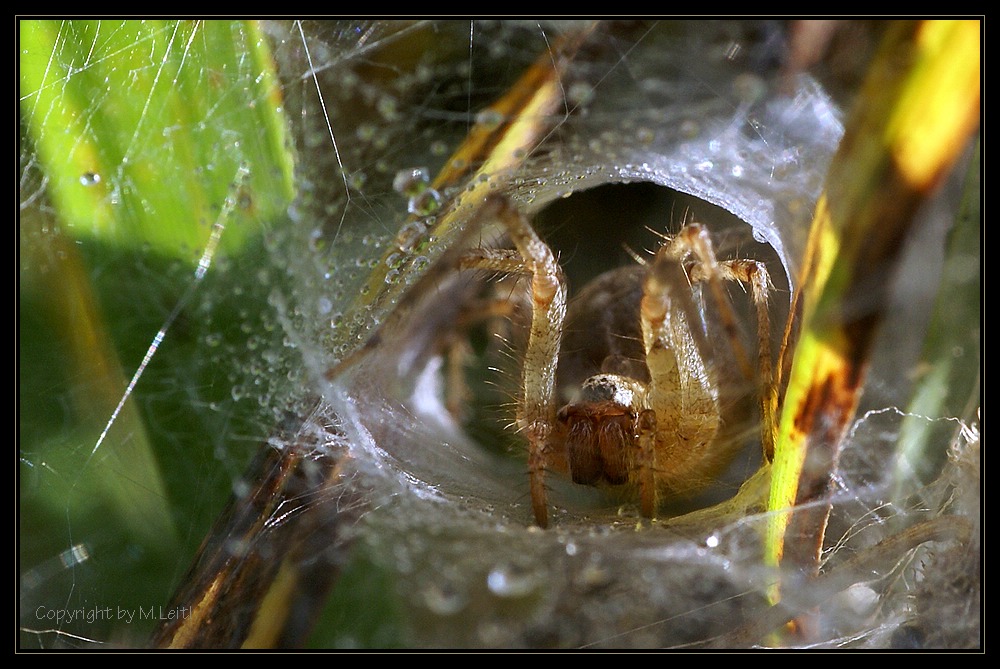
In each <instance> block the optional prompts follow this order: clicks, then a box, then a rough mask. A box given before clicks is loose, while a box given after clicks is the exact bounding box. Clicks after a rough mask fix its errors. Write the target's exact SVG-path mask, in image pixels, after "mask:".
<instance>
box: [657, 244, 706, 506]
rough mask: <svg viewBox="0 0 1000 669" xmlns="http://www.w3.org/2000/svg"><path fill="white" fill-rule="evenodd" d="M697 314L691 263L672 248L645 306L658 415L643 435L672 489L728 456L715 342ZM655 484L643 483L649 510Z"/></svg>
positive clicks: (687, 486) (693, 483) (690, 486)
mask: <svg viewBox="0 0 1000 669" xmlns="http://www.w3.org/2000/svg"><path fill="white" fill-rule="evenodd" d="M696 313H697V309H696V306H695V304H694V299H693V297H692V295H691V289H690V286H689V284H688V277H687V274H686V272H685V270H684V267H683V266H682V264H681V262H680V261H679V260H678V259H676V258H674V257H673V256H672V254H671V253H669V251H668V249H667V247H664V248H663V249H661V251H660V252H659V253H658V254H657V257H656V259H655V260H654V262H653V264H652V266H651V267H650V270H649V274H648V275H647V278H646V283H645V286H644V292H643V297H642V303H641V308H640V320H641V325H642V336H643V343H644V346H645V349H646V366H647V368H648V369H649V376H650V383H649V386H648V390H647V394H646V404H647V406H648V407H649V410H650V412H651V413H652V416H647V418H646V420H647V422H649V423H650V425H649V426H647V427H646V428H645V429H643V430H642V431H641V435H642V436H643V439H644V441H652V451H653V457H652V463H651V464H648V460H649V458H648V457H647V458H644V460H645V461H646V463H647V464H642V465H641V466H642V467H643V468H645V467H652V469H653V470H654V472H655V478H656V480H657V482H658V484H659V485H658V486H657V487H658V488H661V489H666V491H667V492H670V493H685V492H688V491H690V490H694V489H697V488H698V487H700V485H701V484H702V483H704V482H705V480H706V479H707V477H708V476H709V475H710V474H711V473H712V472H713V471H714V470H715V469H716V468H717V466H716V465H717V464H718V462H719V460H720V456H721V455H723V454H720V453H718V452H717V451H716V450H714V449H713V445H714V444H713V442H714V440H715V437H716V434H717V433H718V431H719V424H720V408H719V392H718V387H717V384H716V380H715V378H713V375H712V371H711V369H710V368H709V365H708V364H707V355H706V346H707V344H706V342H705V341H704V337H699V336H698V334H697V333H699V332H700V331H699V330H698V329H697V325H695V323H696V321H694V318H696V316H695V314H696ZM651 431H652V432H653V434H652V435H649V432H651ZM644 450H645V448H644ZM649 480H650V474H649V473H648V472H645V471H642V472H640V482H643V481H649ZM648 485H649V484H648V483H643V484H642V485H641V488H642V494H643V500H642V507H643V508H642V511H643V514H644V515H651V513H650V512H651V508H652V509H655V506H656V503H655V500H654V499H653V494H654V493H653V491H651V490H648V489H647V486H648Z"/></svg>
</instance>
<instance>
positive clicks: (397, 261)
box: [385, 253, 406, 269]
mask: <svg viewBox="0 0 1000 669" xmlns="http://www.w3.org/2000/svg"><path fill="white" fill-rule="evenodd" d="M405 258H406V255H405V254H403V253H390V254H389V255H388V256H386V258H385V266H386V267H388V268H389V269H397V268H398V267H399V266H400V265H402V264H403V260H404V259H405Z"/></svg>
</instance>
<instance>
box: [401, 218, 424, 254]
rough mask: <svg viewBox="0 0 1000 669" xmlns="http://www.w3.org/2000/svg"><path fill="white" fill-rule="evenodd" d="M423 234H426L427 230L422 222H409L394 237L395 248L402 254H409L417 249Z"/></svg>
mask: <svg viewBox="0 0 1000 669" xmlns="http://www.w3.org/2000/svg"><path fill="white" fill-rule="evenodd" d="M425 232H427V228H426V226H425V225H424V222H423V221H410V222H409V223H407V224H406V225H404V226H403V227H402V229H401V230H400V231H399V234H398V235H397V236H396V246H397V247H398V248H399V250H400V251H402V252H403V253H409V252H411V251H413V249H415V248H416V247H417V244H418V243H420V239H421V238H422V237H423V236H424V233H425Z"/></svg>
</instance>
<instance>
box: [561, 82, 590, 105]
mask: <svg viewBox="0 0 1000 669" xmlns="http://www.w3.org/2000/svg"><path fill="white" fill-rule="evenodd" d="M593 98H594V89H593V88H592V87H591V86H590V85H589V84H587V83H584V82H582V81H578V82H576V83H574V84H572V85H571V86H570V87H569V89H568V90H567V91H566V99H567V100H568V101H569V102H570V104H573V105H584V104H587V103H588V102H590V101H591V100H592V99H593Z"/></svg>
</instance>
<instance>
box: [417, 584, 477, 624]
mask: <svg viewBox="0 0 1000 669" xmlns="http://www.w3.org/2000/svg"><path fill="white" fill-rule="evenodd" d="M421 595H422V596H423V600H424V605H425V606H426V607H427V608H428V609H430V610H431V611H432V612H433V613H436V614H437V615H439V616H451V615H454V614H456V613H458V612H459V611H461V610H462V609H464V608H465V605H466V604H467V603H468V598H467V597H466V596H465V595H464V594H463V593H462V592H460V591H459V590H458V588H456V587H455V586H454V585H453V584H451V583H443V584H437V583H432V584H430V585H428V586H427V587H426V588H424V589H423V592H422V593H421Z"/></svg>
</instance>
